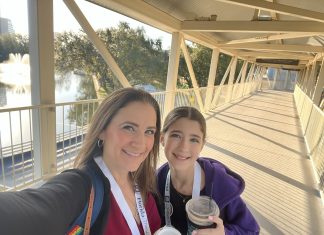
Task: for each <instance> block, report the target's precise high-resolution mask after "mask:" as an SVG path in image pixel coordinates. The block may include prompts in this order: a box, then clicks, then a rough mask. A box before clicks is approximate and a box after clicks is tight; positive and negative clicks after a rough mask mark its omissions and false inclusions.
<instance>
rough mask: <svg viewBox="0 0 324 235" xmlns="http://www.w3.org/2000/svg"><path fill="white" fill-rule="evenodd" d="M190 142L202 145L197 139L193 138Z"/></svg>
mask: <svg viewBox="0 0 324 235" xmlns="http://www.w3.org/2000/svg"><path fill="white" fill-rule="evenodd" d="M190 141H191V142H193V143H200V141H199V140H198V139H196V138H193V139H191V140H190Z"/></svg>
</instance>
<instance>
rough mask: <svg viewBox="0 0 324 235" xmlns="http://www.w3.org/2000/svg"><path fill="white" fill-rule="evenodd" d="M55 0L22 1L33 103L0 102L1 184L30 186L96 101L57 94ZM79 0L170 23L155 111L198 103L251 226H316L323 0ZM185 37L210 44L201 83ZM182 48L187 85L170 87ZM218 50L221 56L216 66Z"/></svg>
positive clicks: (320, 227) (208, 151) (265, 229)
mask: <svg viewBox="0 0 324 235" xmlns="http://www.w3.org/2000/svg"><path fill="white" fill-rule="evenodd" d="M63 1H64V3H65V4H66V6H67V7H68V8H69V10H70V11H71V13H72V14H73V16H74V17H75V18H76V20H77V21H78V23H79V24H80V25H81V27H82V29H83V30H84V32H85V34H86V35H87V37H88V38H89V40H90V41H91V42H92V43H93V45H94V46H95V48H96V49H97V50H98V53H100V55H101V56H102V58H103V60H104V61H105V62H106V63H107V65H108V66H109V68H110V69H111V70H112V72H113V73H114V76H115V77H116V78H117V80H118V81H119V82H120V84H121V86H123V87H129V86H131V85H130V84H131V83H130V82H129V81H128V80H127V78H126V76H125V75H124V74H123V71H122V70H121V68H120V67H119V66H118V64H117V63H116V61H115V59H114V58H113V57H114V55H112V54H110V52H109V50H108V48H107V45H105V44H104V43H103V41H102V40H101V39H100V37H99V36H98V35H97V34H96V32H95V30H94V29H93V28H92V26H91V24H90V23H89V22H88V21H87V18H86V17H85V16H84V14H83V12H82V11H81V10H80V8H79V7H78V4H77V3H76V1H74V0H63ZM53 2H54V1H53V0H48V1H40V0H29V1H28V4H29V7H28V14H29V17H28V20H29V22H30V23H29V27H30V28H29V32H30V34H29V36H30V45H29V48H30V49H29V50H30V51H29V52H30V67H31V69H30V77H31V80H32V82H31V84H32V85H31V90H32V94H31V96H32V106H29V107H17V108H11V109H1V110H0V120H1V122H0V126H1V129H0V192H1V191H10V190H20V189H22V188H25V187H30V186H34V185H35V184H37V183H39V182H43V181H45V180H47V179H48V178H49V177H51V176H53V175H55V174H57V173H59V172H60V171H62V170H64V169H68V168H70V167H72V163H73V160H74V158H75V156H76V154H77V152H78V150H79V148H80V145H81V143H82V140H83V137H84V134H86V127H87V125H88V123H89V122H90V120H91V116H92V114H93V112H94V111H95V110H96V108H97V106H98V103H100V100H84V101H79V102H70V103H60V104H57V103H55V81H54V30H53ZM55 2H56V1H55ZM78 2H80V1H78ZM87 2H90V3H94V4H96V5H99V6H102V7H104V8H107V9H110V10H113V11H115V12H119V13H121V14H123V15H125V16H129V17H131V18H133V19H135V20H138V21H140V22H143V23H145V24H148V25H151V26H153V27H156V28H158V29H160V30H163V31H164V32H167V33H169V34H170V36H171V46H170V49H169V54H168V55H169V58H168V59H169V63H168V69H167V74H166V83H165V84H166V87H165V91H163V92H160V93H154V94H153V96H154V97H155V98H156V100H157V101H158V102H159V104H160V107H161V111H162V117H164V116H165V115H166V113H167V112H168V111H169V110H171V109H172V108H173V107H176V106H181V105H190V106H194V107H196V108H198V109H199V110H201V111H202V112H204V115H205V117H206V120H207V127H208V136H207V144H206V146H205V147H204V149H203V153H202V154H203V156H208V157H212V158H215V159H217V160H219V161H221V162H223V163H224V164H226V165H227V166H228V167H230V168H231V169H232V170H234V171H236V172H238V173H239V174H240V175H242V176H243V178H244V179H245V181H246V190H245V191H244V193H243V198H244V199H245V200H246V202H247V204H248V206H249V208H250V209H251V211H252V212H253V214H254V215H255V216H256V218H257V220H258V222H259V224H260V226H261V234H275V235H277V234H279V235H281V234H306V235H308V234H312V235H313V234H315V235H317V234H319V235H320V234H324V223H323V221H324V208H323V203H322V201H323V193H322V192H323V189H324V114H323V105H324V101H323V100H324V99H323V94H324V93H323V86H324V47H323V42H324V39H323V33H324V30H323V29H324V27H323V23H324V4H323V3H322V1H320V0H308V1H306V0H305V1H291V0H267V1H265V0H262V1H261V0H258V1H256V0H244V1H243V0H199V1H197V0H186V1H173V0H164V1H156V0H132V1H125V0H87ZM39 22H41V23H39ZM186 41H191V42H193V43H197V44H200V45H202V46H205V47H208V48H210V49H211V50H212V54H211V61H210V65H209V68H210V70H209V75H208V82H207V83H208V84H207V87H199V84H198V82H197V79H196V75H195V72H194V68H193V65H192V63H191V58H190V53H189V51H188V48H187V46H186ZM180 51H182V53H183V57H184V60H185V62H186V65H187V68H188V72H189V76H190V80H191V83H192V88H191V89H186V90H179V89H178V88H177V79H178V68H179V60H180V59H179V58H180ZM222 53H224V54H226V55H229V56H230V57H231V61H230V63H229V64H228V66H227V68H226V69H225V70H226V71H225V70H224V71H222V72H221V73H218V72H219V71H218V67H217V66H218V64H219V61H220V60H221V54H222ZM71 59H72V60H73V58H71ZM239 64H240V66H239ZM270 69H274V70H275V71H276V72H275V76H274V77H273V78H269V77H268V76H267V75H268V74H269V73H268V71H269V70H270ZM236 70H237V71H236ZM236 72H238V73H236ZM281 73H282V74H286V76H285V78H284V79H280V76H278V74H281ZM220 74H221V75H220ZM217 76H218V78H221V77H222V78H221V79H218V80H217V82H216V80H215V78H216V77H217ZM152 79H153V78H152ZM287 90H290V91H287ZM163 162H165V158H164V157H163V156H162V155H161V159H160V164H161V163H163ZM321 195H322V197H321Z"/></svg>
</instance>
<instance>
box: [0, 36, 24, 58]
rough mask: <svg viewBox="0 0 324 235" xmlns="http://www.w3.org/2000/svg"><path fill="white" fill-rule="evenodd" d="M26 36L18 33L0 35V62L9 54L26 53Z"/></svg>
mask: <svg viewBox="0 0 324 235" xmlns="http://www.w3.org/2000/svg"><path fill="white" fill-rule="evenodd" d="M28 52H29V45H28V37H27V36H23V35H20V34H3V35H0V63H1V62H3V61H5V60H8V58H9V54H10V53H13V54H16V53H19V54H21V55H23V54H28Z"/></svg>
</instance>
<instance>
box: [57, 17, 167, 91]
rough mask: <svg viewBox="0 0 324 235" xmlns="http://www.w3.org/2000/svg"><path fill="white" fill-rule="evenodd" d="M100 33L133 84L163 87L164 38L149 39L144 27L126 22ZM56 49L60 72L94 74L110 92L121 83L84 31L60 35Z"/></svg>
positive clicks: (165, 53)
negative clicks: (133, 27)
mask: <svg viewBox="0 0 324 235" xmlns="http://www.w3.org/2000/svg"><path fill="white" fill-rule="evenodd" d="M97 33H98V35H99V37H100V38H101V39H102V41H103V42H104V44H105V45H106V46H107V48H108V50H109V52H110V53H111V55H112V56H113V58H114V59H115V60H116V62H117V64H118V65H119V67H120V68H121V70H122V71H123V73H124V75H125V76H126V78H127V79H128V81H129V82H130V83H131V85H132V86H134V85H137V84H152V85H153V86H155V87H157V88H159V89H164V87H165V82H166V74H167V65H168V53H167V52H166V51H163V50H162V43H161V40H152V39H148V38H146V36H145V31H144V29H143V28H137V29H132V28H130V27H129V25H128V24H127V23H120V24H119V25H118V27H116V28H113V27H112V28H107V29H104V30H99V31H98V32H97ZM55 52H56V53H55V65H56V69H57V70H58V71H59V72H61V73H66V72H68V71H71V70H76V69H77V70H82V71H84V72H85V73H87V74H89V75H94V76H96V77H97V78H99V81H100V85H101V86H102V87H103V88H104V89H105V90H106V92H107V93H110V92H111V91H112V90H115V89H117V88H119V87H120V86H121V85H120V84H119V81H118V80H117V79H116V77H115V76H114V74H113V73H112V71H111V70H110V68H109V67H108V66H107V64H106V63H105V61H104V60H103V58H102V56H101V55H100V54H99V53H98V52H97V50H96V49H95V48H94V47H93V45H92V43H91V42H90V41H89V40H88V39H87V36H86V35H85V34H84V33H83V32H82V31H81V32H79V33H72V32H65V33H61V34H57V35H56V37H55Z"/></svg>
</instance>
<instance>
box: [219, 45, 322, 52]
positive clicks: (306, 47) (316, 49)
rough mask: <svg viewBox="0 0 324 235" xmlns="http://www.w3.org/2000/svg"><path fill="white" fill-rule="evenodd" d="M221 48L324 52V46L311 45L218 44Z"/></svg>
mask: <svg viewBox="0 0 324 235" xmlns="http://www.w3.org/2000/svg"><path fill="white" fill-rule="evenodd" d="M217 46H218V47H220V48H232V49H245V50H255V51H288V52H308V53H320V52H324V47H322V46H310V45H287V44H285V45H282V44H257V43H240V44H218V45H217Z"/></svg>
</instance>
